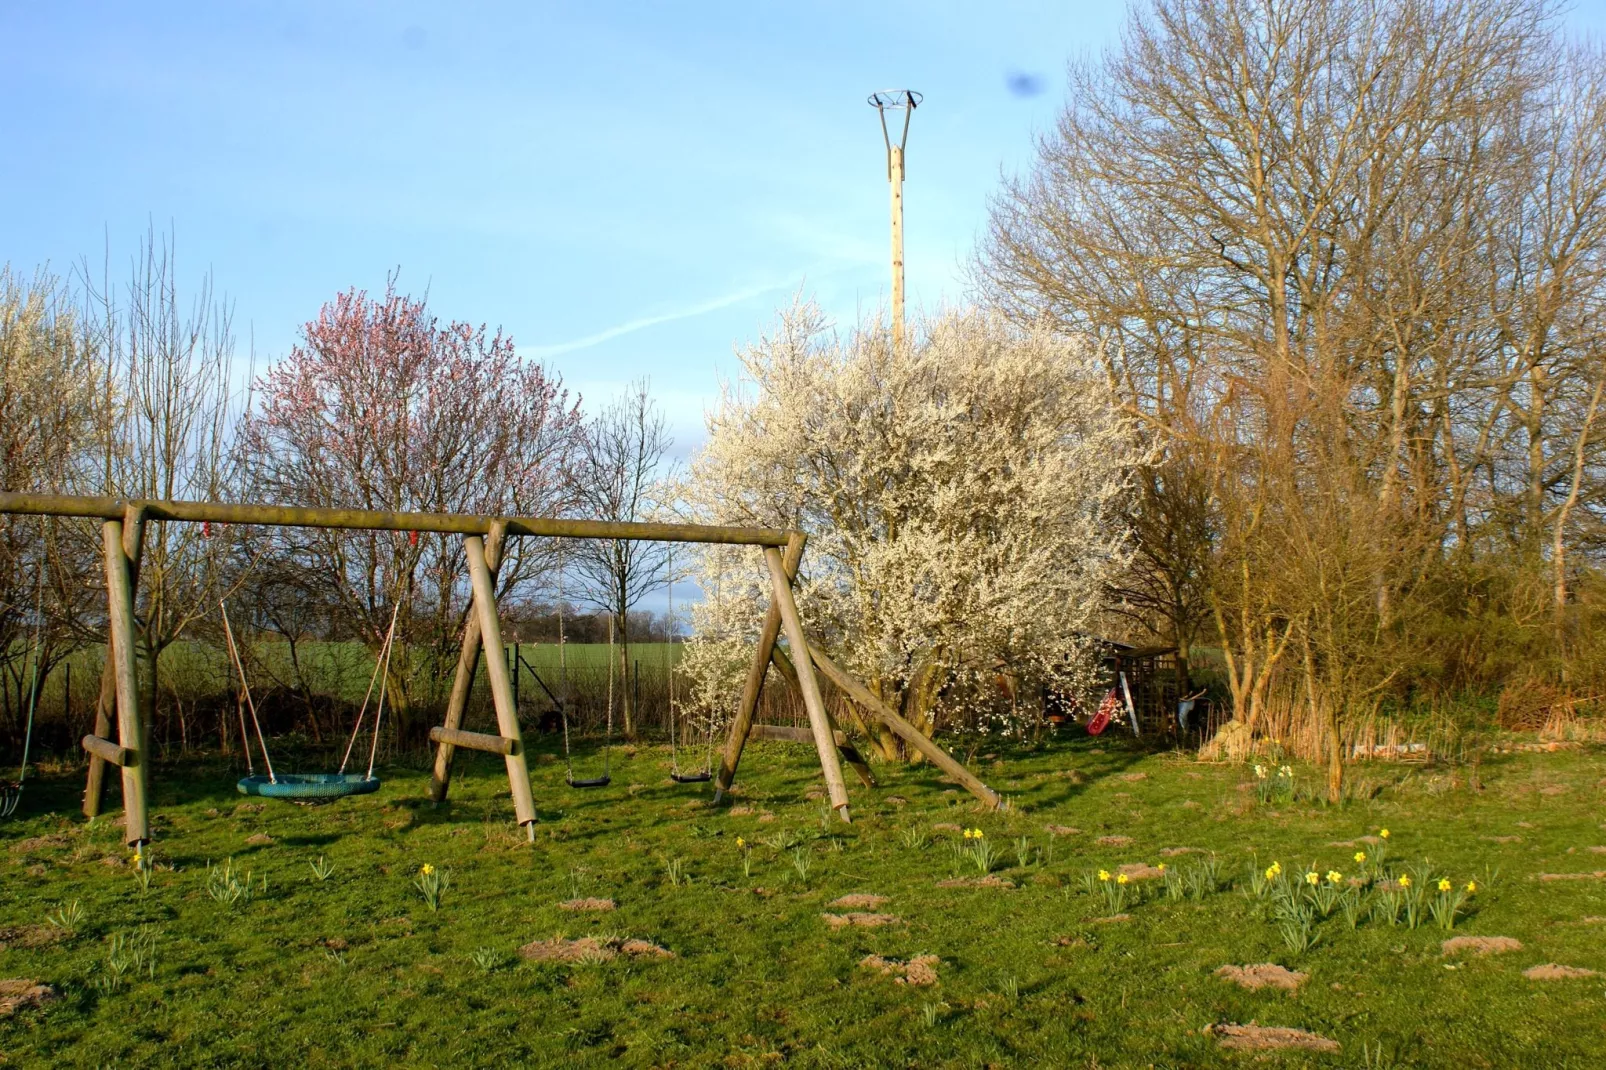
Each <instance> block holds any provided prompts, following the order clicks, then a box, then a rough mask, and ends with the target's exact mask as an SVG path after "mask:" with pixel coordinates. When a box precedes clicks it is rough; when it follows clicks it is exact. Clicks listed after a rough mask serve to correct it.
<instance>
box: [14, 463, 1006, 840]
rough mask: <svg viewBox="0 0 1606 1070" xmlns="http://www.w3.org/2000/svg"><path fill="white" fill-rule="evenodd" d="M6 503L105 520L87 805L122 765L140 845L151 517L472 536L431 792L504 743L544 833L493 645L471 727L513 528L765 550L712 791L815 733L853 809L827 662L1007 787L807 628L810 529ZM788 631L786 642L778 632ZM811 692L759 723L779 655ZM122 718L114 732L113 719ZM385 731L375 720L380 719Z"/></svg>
mask: <svg viewBox="0 0 1606 1070" xmlns="http://www.w3.org/2000/svg"><path fill="white" fill-rule="evenodd" d="M0 514H13V515H32V516H60V517H78V518H84V519H98V520H100V521H101V542H102V550H103V556H104V558H105V570H106V599H107V617H108V625H109V627H108V643H107V658H106V662H105V668H104V671H103V672H102V676H101V692H100V699H99V701H98V702H97V704H96V712H95V731H94V732H93V733H92V734H91V735H87V736H85V737H84V739H83V741H82V745H83V748H84V750H85V751H87V752H88V754H89V756H90V757H89V775H88V780H87V783H86V786H85V792H84V813H85V815H86V816H90V817H93V816H95V815H97V814H98V813H99V812H100V797H101V790H102V782H103V778H104V776H105V767H106V765H107V764H108V763H109V764H111V765H115V766H117V767H118V769H119V770H120V772H121V776H122V788H123V822H124V827H125V838H126V839H127V841H128V843H129V844H131V845H137V844H143V843H147V842H149V840H150V838H151V834H150V819H149V813H148V792H149V783H148V780H149V767H150V762H149V754H150V743H149V740H148V739H147V736H146V726H145V725H144V724H143V723H142V718H141V714H140V709H139V699H138V677H137V672H138V670H137V667H136V664H135V658H134V636H135V621H134V595H135V591H136V590H137V588H138V583H139V560H140V551H141V548H142V546H143V543H144V534H145V526H146V524H147V523H148V522H150V521H152V520H159V521H177V522H185V523H201V524H242V525H262V526H272V527H312V528H325V529H349V530H361V531H405V532H431V533H436V534H444V535H461V536H462V537H463V544H464V549H465V551H466V553H467V557H468V571H469V583H470V587H471V589H472V592H473V607H472V612H471V613H470V614H469V617H468V620H467V623H466V625H465V627H464V629H463V642H462V647H461V650H460V652H459V655H458V660H457V668H456V674H455V676H454V678H453V681H452V690H451V694H450V697H449V699H448V701H447V707H446V716H445V719H444V723H443V724H442V725H440V726H438V727H435V728H432V729H431V730H430V733H429V738H430V740H431V741H432V742H434V743H435V745H436V752H435V765H434V769H433V772H432V778H431V783H430V790H429V794H430V799H431V800H432V801H433V802H435V803H440V802H442V801H444V800H445V798H446V793H447V787H448V786H449V784H450V782H451V770H452V759H453V755H454V754H455V753H456V751H457V750H458V749H459V748H464V749H468V750H477V751H484V752H488V753H492V754H500V755H501V756H502V757H503V759H504V760H505V762H506V765H507V775H508V787H509V790H510V791H511V793H512V796H513V809H514V812H515V814H516V816H517V819H518V823H519V824H520V825H523V826H524V827H525V829H526V832H527V835H528V836H529V838H530V840H531V841H533V840H534V839H535V829H534V825H535V820H536V813H535V798H534V795H533V793H532V792H531V789H530V776H529V770H528V767H527V765H526V762H525V750H524V742H523V737H522V735H521V733H520V731H519V722H518V711H517V709H516V708H515V706H514V699H513V688H512V683H511V680H510V677H509V673H508V667H507V664H506V662H505V661H504V660H503V659H502V658H500V657H494V656H492V657H486V658H485V659H484V660H485V671H486V675H487V677H488V682H489V684H490V691H491V700H492V704H493V706H494V707H495V711H496V723H497V732H496V734H495V735H492V734H489V733H484V732H470V731H465V730H464V729H463V728H462V723H463V714H464V712H465V710H466V709H467V706H468V697H469V692H470V690H471V689H472V687H473V683H474V676H475V673H476V671H477V669H478V665H479V662H480V653H481V650H482V649H485V650H487V651H499V650H502V649H503V645H502V630H501V620H500V615H499V613H498V610H497V604H496V575H497V571H498V569H499V568H500V566H501V563H502V556H503V552H504V550H505V548H506V545H507V540H508V539H509V538H511V537H514V536H532V537H545V538H559V539H564V538H569V539H631V540H640V541H648V542H687V543H707V544H723V545H740V546H754V547H757V548H759V549H760V550H761V551H762V552H763V554H764V560H765V564H766V566H767V567H768V570H769V574H770V581H771V598H770V606H769V611H768V614H767V615H766V617H765V620H764V627H763V630H762V631H761V632H760V634H759V642H758V647H757V649H756V650H755V651H754V656H753V661H752V663H751V666H750V668H749V670H748V674H747V679H746V682H745V685H744V686H743V689H742V695H741V699H740V701H739V703H738V705H737V708H736V712H735V716H734V718H733V719H732V722H731V727H730V734H729V736H728V737H727V739H726V741H725V748H724V752H723V754H722V756H721V760H720V765H719V770H718V772H717V773H716V774H715V776H714V787H715V791H714V801H715V802H718V801H720V799H721V798H722V797H723V796H724V794H725V793H726V792H728V791H729V790H730V787H731V784H732V782H733V781H734V780H735V777H736V767H737V764H738V763H739V762H740V761H741V757H742V750H743V748H744V747H745V745H746V743H747V741H748V739H750V738H761V739H763V738H770V739H795V740H798V741H811V742H813V744H814V746H815V749H816V751H817V752H818V754H819V759H820V769H821V772H822V773H823V774H824V777H825V786H826V792H827V795H828V797H829V799H830V803H831V806H832V808H833V809H834V810H835V811H836V813H837V815H838V816H839V817H840V818H841V819H842V820H843V821H848V820H850V817H849V812H848V792H847V786H846V784H845V783H844V782H843V779H842V766H841V761H842V759H843V758H844V757H845V758H847V760H848V762H849V764H850V765H851V766H852V767H853V768H854V770H855V772H856V773H857V774H858V775H859V777H860V779H862V780H864V782H865V783H866V784H868V785H871V786H874V783H875V781H874V778H873V777H871V775H870V771H869V768H868V766H867V765H866V764H865V763H864V761H863V759H862V758H861V757H860V756H859V755H858V753H857V752H856V751H854V750H853V749H852V747H851V746H849V745H848V743H847V740H846V738H845V737H844V736H843V735H842V733H841V732H840V731H838V729H837V726H836V725H835V724H834V723H833V721H832V718H831V715H830V712H829V711H828V710H827V709H826V705H825V700H824V697H823V695H822V693H821V691H820V684H819V680H818V678H817V677H816V675H815V673H816V670H818V672H819V673H820V675H823V676H824V677H825V678H826V679H827V680H829V681H830V682H831V683H832V684H833V685H835V686H836V687H837V689H838V690H840V691H841V692H842V693H843V694H844V695H845V696H846V697H847V698H848V699H849V700H850V701H851V702H853V703H854V705H855V706H857V707H858V708H859V710H860V711H861V712H862V713H863V714H864V715H865V716H867V717H868V718H869V719H872V720H876V721H879V722H880V723H882V724H883V725H885V726H886V727H887V728H888V729H889V730H891V731H892V732H893V733H894V734H896V735H897V736H898V737H899V738H901V739H903V740H904V741H905V742H906V743H907V744H909V746H911V747H912V748H913V749H915V750H917V751H919V752H920V753H921V754H923V755H924V756H925V757H926V758H927V759H928V760H929V761H931V763H932V764H933V765H935V766H936V767H937V768H938V769H940V770H942V772H943V773H944V774H946V775H947V776H948V777H950V778H951V779H952V780H954V781H956V782H957V783H959V784H960V785H962V786H963V787H964V788H966V789H967V790H968V791H970V792H971V794H973V795H975V796H976V797H977V798H978V799H980V800H981V801H982V802H983V803H985V804H986V805H987V806H989V807H993V808H999V807H1002V806H1003V805H1004V802H1003V799H1002V798H1001V797H1000V796H999V795H998V794H997V793H995V792H994V791H993V790H992V789H991V788H989V787H987V785H985V784H983V783H982V782H981V780H979V779H978V778H977V777H976V776H974V775H973V774H972V773H971V772H970V771H969V770H968V769H966V768H965V766H964V765H963V764H962V763H961V762H959V761H958V760H957V759H955V758H954V757H953V756H952V755H950V754H949V753H948V752H947V751H945V750H943V749H942V748H941V747H939V746H938V745H937V744H936V743H934V742H933V741H932V740H930V739H929V738H927V737H926V736H924V735H922V734H921V733H920V731H919V730H918V729H916V728H915V727H914V726H913V725H911V724H910V723H909V722H908V721H906V720H904V719H903V718H902V717H901V716H899V715H898V713H897V712H896V711H894V710H892V709H891V708H890V707H888V706H887V705H886V704H885V703H883V702H881V701H880V700H879V699H878V698H876V696H875V695H874V694H873V693H872V692H871V691H870V689H869V688H867V687H865V686H864V685H863V684H861V683H859V682H858V681H857V680H855V679H853V678H852V677H851V676H849V675H848V674H847V673H846V672H844V671H843V670H842V669H841V668H840V667H839V666H838V665H836V663H835V662H833V661H832V660H831V659H830V658H829V657H827V656H826V655H825V653H824V652H823V651H822V650H821V649H820V648H819V647H818V646H816V645H814V644H812V643H810V642H809V641H808V638H807V636H805V634H804V632H803V624H802V620H801V619H800V618H799V616H798V611H797V603H796V602H795V601H794V599H793V596H792V583H793V581H794V579H795V578H796V576H797V571H798V567H799V565H800V564H801V563H802V560H803V545H804V542H805V539H806V536H805V535H804V534H803V533H802V532H798V531H783V530H778V529H773V528H747V527H718V526H710V525H698V524H642V523H611V522H606V521H594V520H556V519H550V518H542V517H492V516H475V515H469V514H461V513H404V512H379V511H370V510H360V509H316V508H301V507H295V506H282V505H242V504H227V503H220V502H175V501H123V500H120V499H116V498H96V497H76V496H70V495H45V494H9V493H6V494H0ZM783 634H784V637H785V639H786V650H784V651H783V650H782V649H781V647H780V646H779V644H778V640H779V639H780V638H781V637H782V635H783ZM772 663H773V664H774V665H775V666H776V668H777V669H778V670H779V672H780V674H781V676H782V677H783V679H785V680H786V681H787V682H788V683H789V684H790V685H792V686H793V687H794V688H795V689H796V690H797V692H798V693H799V694H800V695H801V696H802V699H803V705H804V708H805V709H806V711H807V712H808V718H809V728H808V731H807V734H806V735H805V734H804V732H803V731H802V730H801V729H786V728H773V727H768V726H762V725H754V723H753V717H754V712H755V711H756V710H757V708H758V699H759V694H760V692H761V691H762V689H763V687H764V678H765V676H766V674H767V672H768V670H769V666H770V665H771V664H772ZM114 716H115V718H116V722H117V733H116V736H117V738H116V741H115V742H113V741H112V739H111V738H110V737H111V734H112V733H111V719H112V718H113V717H114ZM376 731H377V729H376Z"/></svg>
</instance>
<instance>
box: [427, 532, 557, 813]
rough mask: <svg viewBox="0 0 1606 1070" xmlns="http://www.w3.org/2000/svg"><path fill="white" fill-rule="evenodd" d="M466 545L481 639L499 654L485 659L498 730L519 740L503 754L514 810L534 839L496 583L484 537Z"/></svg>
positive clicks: (472, 537) (527, 779) (472, 538)
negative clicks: (486, 552) (503, 646)
mask: <svg viewBox="0 0 1606 1070" xmlns="http://www.w3.org/2000/svg"><path fill="white" fill-rule="evenodd" d="M463 545H464V547H465V548H466V549H467V550H468V576H469V581H470V582H471V583H472V584H473V586H474V608H475V610H476V611H477V613H478V616H479V621H480V636H481V640H482V642H483V644H484V646H485V648H486V650H487V651H491V650H494V651H497V652H498V656H496V657H487V658H486V659H485V675H486V676H488V677H489V678H490V682H491V698H492V700H493V701H494V702H495V704H496V726H497V730H498V732H499V733H500V734H501V736H502V737H503V738H504V739H511V740H514V741H515V742H516V743H518V744H519V747H518V749H517V750H515V751H514V752H513V753H512V754H509V755H507V756H506V757H505V758H503V761H505V762H506V763H507V779H508V787H509V788H510V789H511V790H512V792H513V811H514V813H515V814H517V815H518V820H519V824H521V825H523V826H524V829H525V832H526V833H527V834H528V836H529V838H530V842H531V843H534V842H535V797H534V796H533V795H532V794H531V792H530V770H529V767H528V766H527V765H525V762H524V747H523V742H524V737H523V735H521V734H520V732H519V711H518V710H516V709H514V708H513V684H512V682H511V681H509V680H508V675H507V663H506V662H504V661H503V660H502V658H501V657H500V652H501V650H502V622H501V621H500V620H499V619H498V618H497V611H496V586H495V585H494V584H493V583H492V582H491V570H490V568H489V567H487V565H486V562H485V539H484V538H483V537H482V536H479V535H470V536H469V537H468V538H466V539H464V540H463ZM452 727H456V726H455V725H454V726H452ZM442 745H443V746H444V744H442Z"/></svg>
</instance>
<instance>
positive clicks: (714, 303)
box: [527, 283, 786, 357]
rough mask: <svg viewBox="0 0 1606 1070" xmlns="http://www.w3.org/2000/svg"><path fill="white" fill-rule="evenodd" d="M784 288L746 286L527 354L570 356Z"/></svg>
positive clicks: (782, 286)
mask: <svg viewBox="0 0 1606 1070" xmlns="http://www.w3.org/2000/svg"><path fill="white" fill-rule="evenodd" d="M785 286H786V284H785V283H779V284H777V283H768V284H765V285H763V286H750V287H748V288H746V289H744V290H737V291H736V292H735V293H728V294H725V295H724V296H723V297H716V298H714V299H713V300H711V301H703V302H701V303H700V304H695V305H688V306H686V307H685V308H678V309H675V310H673V311H671V312H663V313H660V314H659V315H656V316H642V317H640V318H638V319H633V320H627V321H625V322H624V323H619V324H615V325H614V326H612V327H609V328H606V329H605V330H601V331H598V332H597V333H596V334H588V335H586V336H585V337H584V338H576V339H575V340H574V341H572V342H559V343H557V344H555V345H548V346H531V347H530V348H529V349H528V350H527V352H528V353H529V355H530V356H533V357H555V356H558V355H560V354H563V353H573V352H574V351H575V350H577V349H589V348H591V347H592V346H596V345H601V344H602V343H603V342H610V341H612V340H613V339H615V338H618V337H620V336H621V335H626V334H633V333H635V332H636V331H644V330H646V329H647V328H648V327H656V326H658V325H659V324H660V323H673V322H674V321H676V320H684V319H691V318H692V317H693V316H702V315H706V314H707V313H709V312H717V311H719V310H720V309H722V308H729V307H730V306H731V305H739V304H741V303H742V302H743V301H750V300H752V299H753V298H755V297H760V296H762V295H764V294H767V293H773V292H775V291H776V290H780V289H784V288H785Z"/></svg>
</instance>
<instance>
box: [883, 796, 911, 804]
mask: <svg viewBox="0 0 1606 1070" xmlns="http://www.w3.org/2000/svg"><path fill="white" fill-rule="evenodd" d="M881 801H882V802H884V803H886V804H887V805H888V806H908V805H909V800H908V799H905V798H904V797H903V796H902V795H888V796H887V797H886V798H885V799H882V800H881Z"/></svg>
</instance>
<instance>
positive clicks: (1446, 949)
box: [1439, 936, 1522, 955]
mask: <svg viewBox="0 0 1606 1070" xmlns="http://www.w3.org/2000/svg"><path fill="white" fill-rule="evenodd" d="M1439 950H1440V951H1442V952H1443V953H1444V954H1446V955H1459V954H1461V953H1462V952H1463V951H1465V952H1467V953H1469V954H1473V955H1498V954H1500V953H1501V952H1502V951H1521V950H1522V941H1521V940H1516V939H1513V938H1512V937H1509V936H1452V937H1451V938H1450V939H1448V940H1446V941H1445V942H1444V943H1442V944H1440V945H1439Z"/></svg>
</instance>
